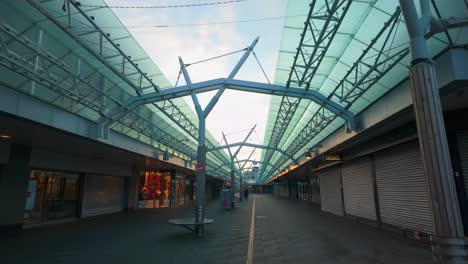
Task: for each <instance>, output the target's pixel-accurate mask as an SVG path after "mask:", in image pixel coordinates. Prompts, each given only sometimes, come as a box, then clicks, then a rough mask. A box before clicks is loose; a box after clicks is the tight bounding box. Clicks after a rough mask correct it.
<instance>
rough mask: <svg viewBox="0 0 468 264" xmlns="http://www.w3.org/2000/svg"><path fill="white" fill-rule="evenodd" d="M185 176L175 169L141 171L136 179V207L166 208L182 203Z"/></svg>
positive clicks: (184, 194)
mask: <svg viewBox="0 0 468 264" xmlns="http://www.w3.org/2000/svg"><path fill="white" fill-rule="evenodd" d="M185 186H186V182H185V176H184V175H183V174H181V173H176V172H175V171H167V172H155V171H142V172H140V175H139V179H138V208H167V207H173V208H175V207H180V206H183V205H184V202H185V197H186V191H185Z"/></svg>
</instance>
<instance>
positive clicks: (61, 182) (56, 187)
mask: <svg viewBox="0 0 468 264" xmlns="http://www.w3.org/2000/svg"><path fill="white" fill-rule="evenodd" d="M79 186H80V185H79V174H78V173H65V172H51V171H42V170H32V171H31V174H30V177H29V183H28V190H27V192H26V205H25V211H24V221H25V223H26V224H34V223H40V222H47V221H51V220H60V219H66V218H73V217H76V216H77V211H78V197H79Z"/></svg>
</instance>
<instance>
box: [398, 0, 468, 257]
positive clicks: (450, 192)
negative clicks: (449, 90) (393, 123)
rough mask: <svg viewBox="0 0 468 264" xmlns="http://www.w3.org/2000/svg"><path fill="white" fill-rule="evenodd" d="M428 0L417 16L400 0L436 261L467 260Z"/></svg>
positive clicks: (410, 5) (411, 4) (407, 2)
mask: <svg viewBox="0 0 468 264" xmlns="http://www.w3.org/2000/svg"><path fill="white" fill-rule="evenodd" d="M425 1H427V0H420V4H421V8H422V17H421V18H419V19H418V15H417V12H416V8H415V5H414V2H413V0H400V5H401V7H402V11H403V15H404V17H405V21H406V24H407V28H408V32H409V35H410V39H411V42H410V43H411V45H410V46H411V54H412V63H411V64H412V66H411V68H410V73H409V77H410V82H411V95H412V98H413V106H414V112H415V115H416V124H417V127H418V137H419V144H420V149H421V156H422V162H423V166H424V173H425V175H426V182H427V187H428V195H429V201H430V204H431V209H432V219H433V248H432V251H433V260H434V263H466V262H465V259H464V255H466V251H464V249H463V248H464V244H465V240H464V232H463V225H462V221H461V215H460V206H459V203H458V198H457V193H456V189H455V182H454V177H453V170H452V164H451V161H450V155H449V150H448V143H447V137H446V134H445V126H444V119H443V114H442V107H441V104H440V97H439V89H438V85H437V80H436V73H435V67H434V63H433V62H432V61H431V60H430V59H429V56H428V53H427V48H426V42H425V39H424V33H425V31H426V29H427V27H428V26H429V23H430V20H431V18H430V17H429V16H430V14H429V10H428V3H427V2H425Z"/></svg>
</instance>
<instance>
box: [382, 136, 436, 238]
mask: <svg viewBox="0 0 468 264" xmlns="http://www.w3.org/2000/svg"><path fill="white" fill-rule="evenodd" d="M374 164H375V175H376V180H377V192H378V196H379V207H380V216H381V219H382V222H383V223H387V224H391V225H394V226H398V227H400V228H404V229H409V230H414V231H422V232H425V233H428V234H429V233H431V232H432V215H431V210H430V205H429V199H428V195H427V185H426V179H425V176H424V170H423V165H422V162H421V155H420V151H419V145H418V142H417V141H412V142H409V143H405V144H402V145H399V146H396V147H393V148H390V149H386V150H385V151H381V152H377V153H376V154H375V158H374Z"/></svg>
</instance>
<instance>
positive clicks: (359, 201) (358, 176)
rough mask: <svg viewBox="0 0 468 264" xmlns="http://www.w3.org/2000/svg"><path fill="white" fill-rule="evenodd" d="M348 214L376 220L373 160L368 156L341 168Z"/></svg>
mask: <svg viewBox="0 0 468 264" xmlns="http://www.w3.org/2000/svg"><path fill="white" fill-rule="evenodd" d="M341 179H342V182H343V200H344V208H345V212H346V214H350V215H354V216H357V217H362V218H366V219H371V220H376V213H375V200H374V189H373V187H372V166H371V159H370V158H369V157H368V156H367V157H364V158H359V159H356V160H353V161H350V162H347V163H345V164H343V166H342V167H341Z"/></svg>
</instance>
